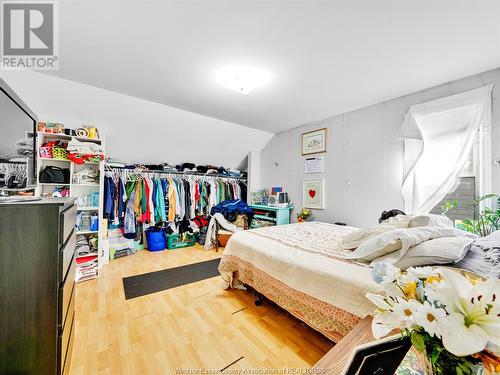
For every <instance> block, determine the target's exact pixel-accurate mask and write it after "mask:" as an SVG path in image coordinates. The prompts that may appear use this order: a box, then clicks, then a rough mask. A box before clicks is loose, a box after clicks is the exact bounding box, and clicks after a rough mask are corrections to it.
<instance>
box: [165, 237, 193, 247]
mask: <svg viewBox="0 0 500 375" xmlns="http://www.w3.org/2000/svg"><path fill="white" fill-rule="evenodd" d="M195 242H196V235H194V234H191V233H186V234H184V235H180V234H170V235H168V236H167V248H168V249H169V250H173V249H180V248H182V247H188V246H194V243H195Z"/></svg>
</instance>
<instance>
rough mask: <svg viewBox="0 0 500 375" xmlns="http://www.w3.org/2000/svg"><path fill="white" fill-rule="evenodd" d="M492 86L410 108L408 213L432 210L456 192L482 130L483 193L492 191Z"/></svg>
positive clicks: (406, 168) (405, 195)
mask: <svg viewBox="0 0 500 375" xmlns="http://www.w3.org/2000/svg"><path fill="white" fill-rule="evenodd" d="M492 88H493V85H488V86H485V87H481V88H479V89H476V90H472V91H467V92H464V93H461V94H457V95H453V96H448V97H445V98H441V99H438V100H434V101H431V102H427V103H422V104H417V105H413V106H411V107H410V109H409V110H408V112H407V113H406V116H405V120H404V122H403V126H402V128H401V133H400V136H401V137H402V138H404V165H403V187H402V193H403V198H404V201H405V212H406V213H407V214H422V213H427V212H429V211H430V210H431V209H432V208H434V207H435V206H436V205H437V204H438V203H439V202H440V201H441V200H442V199H443V198H444V197H445V195H446V194H448V193H449V192H450V191H453V190H454V185H455V184H456V182H457V180H458V176H459V174H460V172H461V171H462V169H463V167H464V164H465V162H466V160H467V156H468V154H469V153H470V152H471V149H472V145H473V142H474V137H475V136H476V134H480V136H481V137H480V138H481V140H482V142H481V145H482V147H481V156H480V159H482V163H481V162H480V165H481V171H480V176H479V177H480V183H481V187H480V194H484V193H486V192H489V191H487V189H488V188H489V189H491V177H489V176H491V173H488V171H487V168H491V160H490V159H491V146H490V145H489V144H488V141H487V140H488V139H490V138H489V132H490V123H491V91H492ZM485 137H486V142H485V140H484V139H483V138H485ZM488 158H489V159H488ZM488 161H489V162H488ZM488 179H489V181H488ZM488 185H489V186H488ZM481 190H484V191H483V192H481Z"/></svg>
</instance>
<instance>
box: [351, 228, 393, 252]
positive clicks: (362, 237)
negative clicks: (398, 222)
mask: <svg viewBox="0 0 500 375" xmlns="http://www.w3.org/2000/svg"><path fill="white" fill-rule="evenodd" d="M394 229H396V228H395V227H394V226H393V225H385V224H379V225H375V226H373V227H368V228H362V229H358V230H356V231H354V232H351V233H348V234H346V235H345V236H344V237H343V238H342V247H343V248H344V249H355V248H357V247H358V246H359V245H361V244H362V243H363V242H365V241H366V240H369V239H370V238H373V237H376V236H378V235H379V234H382V233H384V232H388V231H390V230H394Z"/></svg>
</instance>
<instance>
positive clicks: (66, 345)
mask: <svg viewBox="0 0 500 375" xmlns="http://www.w3.org/2000/svg"><path fill="white" fill-rule="evenodd" d="M73 300H74V299H73ZM74 318H75V313H74V310H73V311H70V312H69V314H68V318H67V321H66V324H65V325H64V329H63V330H62V333H61V335H60V336H59V353H60V356H59V358H60V361H59V364H60V373H63V371H64V372H66V373H67V372H68V371H67V370H68V369H65V366H66V365H69V362H70V359H71V350H72V347H73V336H74V332H73V331H74V329H73V327H74V325H75V321H74Z"/></svg>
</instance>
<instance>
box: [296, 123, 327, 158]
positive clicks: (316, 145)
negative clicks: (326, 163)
mask: <svg viewBox="0 0 500 375" xmlns="http://www.w3.org/2000/svg"><path fill="white" fill-rule="evenodd" d="M327 130H328V129H327V128H323V129H318V130H314V131H312V132H307V133H303V134H302V155H311V154H319V153H322V152H326V136H327Z"/></svg>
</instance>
